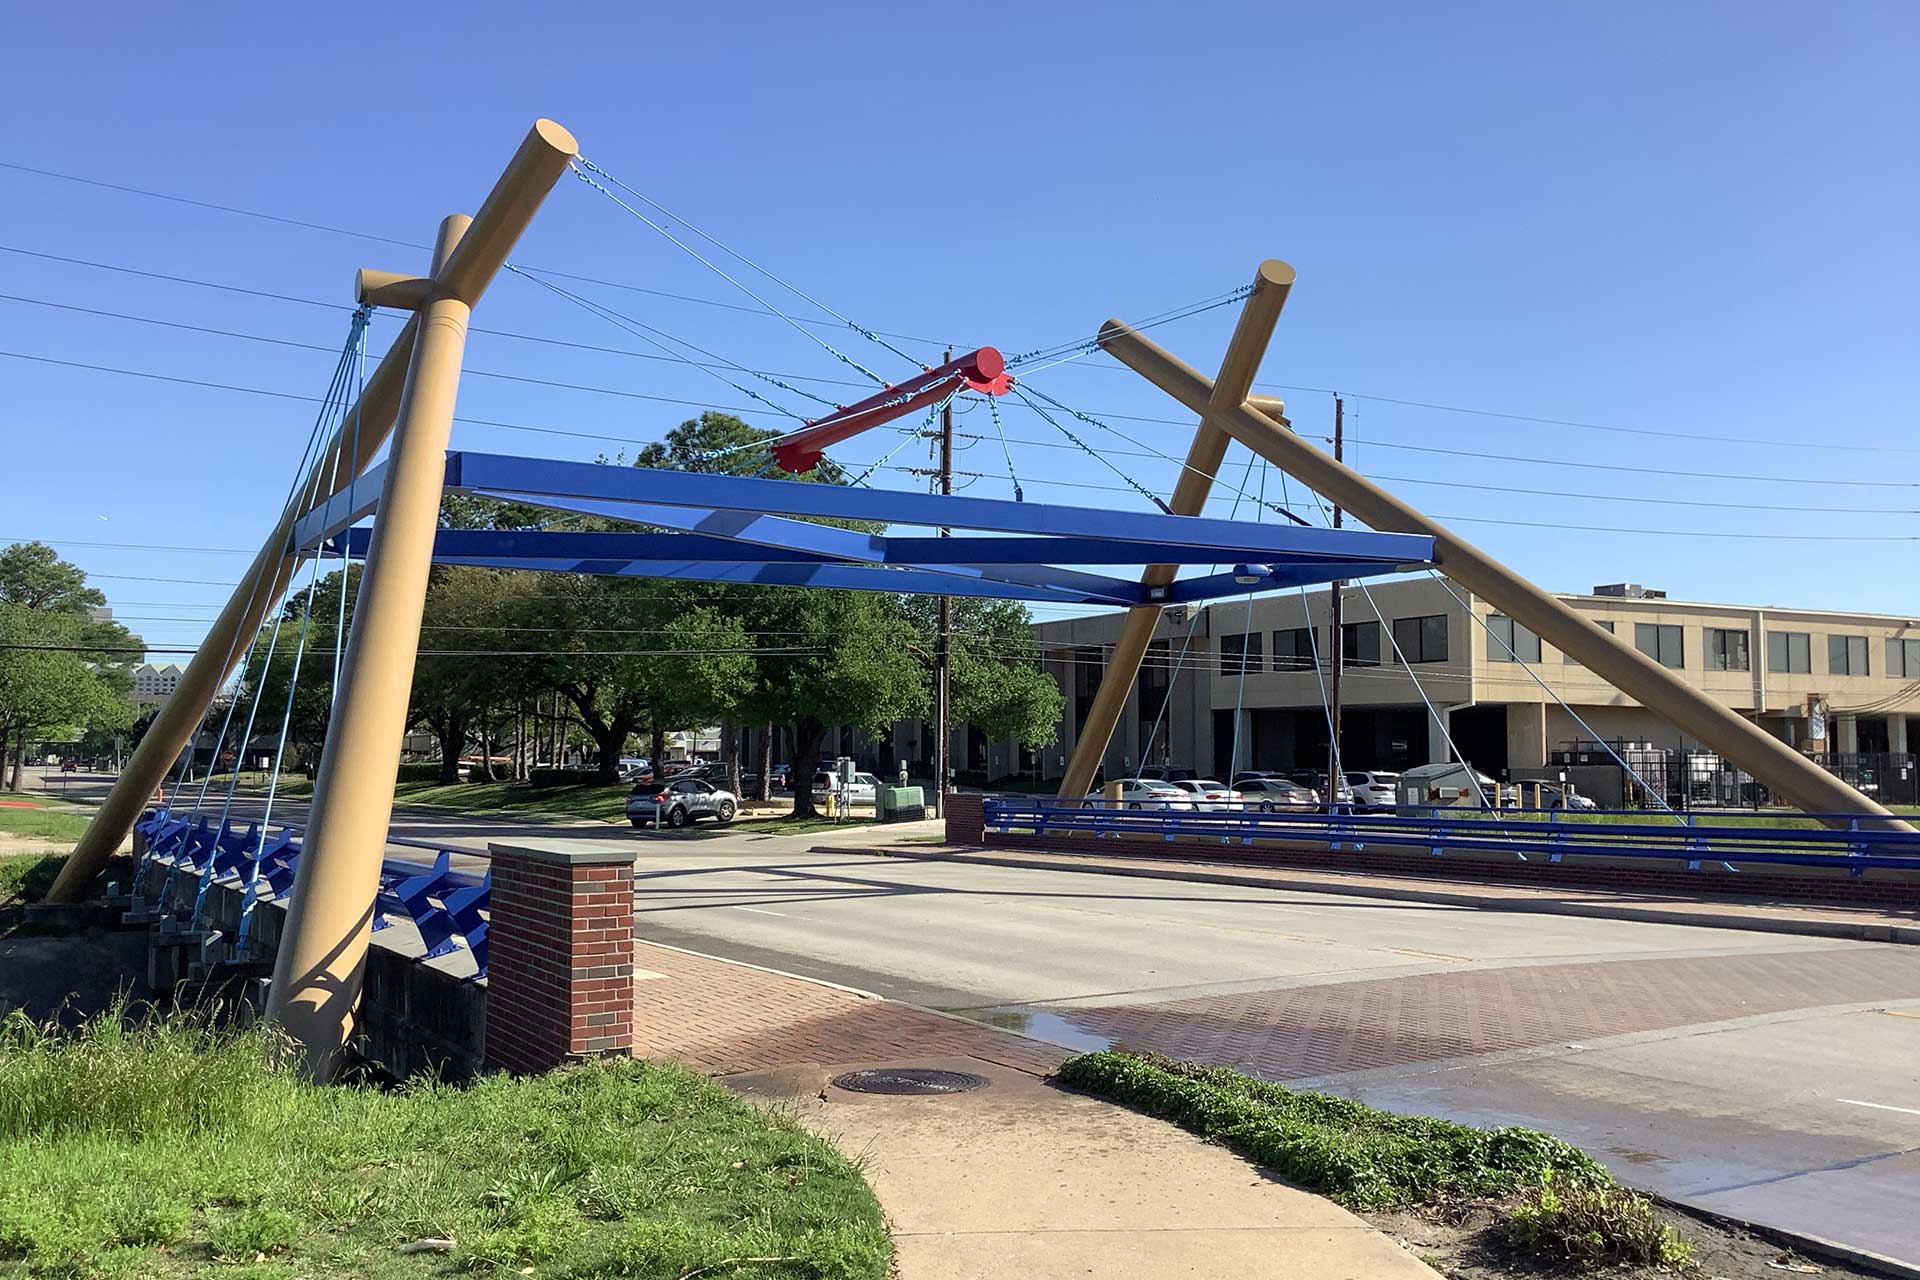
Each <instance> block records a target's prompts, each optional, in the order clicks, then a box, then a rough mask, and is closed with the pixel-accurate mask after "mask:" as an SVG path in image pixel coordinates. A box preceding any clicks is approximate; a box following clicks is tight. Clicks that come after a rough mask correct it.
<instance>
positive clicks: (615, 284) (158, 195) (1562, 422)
mask: <svg viewBox="0 0 1920 1280" xmlns="http://www.w3.org/2000/svg"><path fill="white" fill-rule="evenodd" d="M0 168H6V169H12V170H14V171H16V172H19V173H30V174H34V175H36V176H38V177H43V178H53V179H57V180H59V181H63V182H73V183H78V184H81V185H84V186H91V187H100V188H103V189H105V190H110V191H117V192H121V193H123V194H127V195H136V196H142V197H145V198H148V199H154V200H164V201H169V202H171V203H175V204H183V205H188V206H191V207H194V208H201V209H210V210H214V211H216V212H220V213H227V214H233V215H236V216H239V217H246V218H256V219H259V220H261V221H265V222H272V223H277V224H280V225H283V226H291V227H297V228H301V229H303V230H309V231H320V232H325V233H328V234H332V235H341V236H349V237H353V238H356V239H362V240H371V241H376V242H379V243H382V244H390V245H398V246H401V247H404V248H409V249H416V250H420V251H422V252H426V251H429V250H430V249H431V246H429V245H426V244H421V243H418V242H415V241H410V240H400V239H396V238H394V237H392V236H383V235H378V234H376V233H373V232H368V231H358V230H353V229H350V228H346V227H335V226H330V225H328V224H326V223H319V222H311V221H308V220H305V219H301V218H289V217H285V216H283V215H280V214H272V213H266V212H263V211H261V210H257V209H246V208H241V207H239V206H236V205H228V204H221V203H218V202H215V201H210V200H198V199H193V198H191V197H188V196H180V195H174V194H171V193H168V192H162V191H153V190H150V189H148V188H144V187H135V186H131V185H128V184H125V183H116V182H108V181H105V180H103V179H99V178H90V177H86V176H83V175H80V174H71V173H61V172H59V171H57V170H53V169H43V168H38V167H36V166H33V165H25V164H19V163H15V162H11V161H0ZM12 252H29V251H26V250H12ZM33 256H35V257H41V258H50V259H54V260H56V261H76V262H77V261H79V260H78V259H62V258H59V257H58V256H57V255H54V254H33ZM522 270H525V271H529V272H534V273H537V274H541V275H550V276H554V277H556V278H558V279H563V280H575V281H579V282H582V283H585V284H596V285H601V286H604V287H607V288H613V289H624V290H628V291H630V292H634V293H643V294H648V295H651V296H654V297H663V298H671V299H674V300H676V301H680V302H691V303H698V304H700V305H703V306H712V307H721V308H724V309H726V310H730V311H741V312H747V313H750V314H755V315H765V316H769V317H772V318H776V319H781V320H786V321H787V322H788V323H801V324H810V325H815V326H818V327H836V326H835V325H833V324H830V323H829V322H827V321H823V320H795V319H793V318H790V317H788V316H786V315H785V314H784V313H782V312H779V311H776V310H774V309H772V308H771V307H765V306H763V307H749V306H745V305H742V304H739V303H730V302H723V301H721V300H719V299H716V298H701V297H695V296H693V295H689V294H679V293H672V292H670V291H667V290H663V289H649V288H645V287H642V286H640V285H632V284H626V283H623V282H621V281H617V280H603V279H599V278H596V277H593V276H585V275H577V274H573V273H570V272H564V271H556V270H552V269H550V268H544V267H527V266H524V265H523V266H522ZM135 274H152V273H146V272H135ZM243 292H250V293H254V294H256V296H260V297H281V298H285V295H275V294H269V293H262V292H260V291H257V290H244V291H243ZM285 300H288V301H299V300H298V299H290V298H287V299H285ZM326 305H331V304H326ZM871 332H872V333H874V334H879V335H884V336H886V337H892V338H900V339H902V340H904V341H908V342H920V343H925V344H927V345H929V346H934V347H953V346H965V345H966V344H964V343H955V342H952V341H950V340H947V339H935V338H928V337H924V336H921V335H917V334H905V333H894V332H891V331H888V330H884V329H876V330H872V331H871ZM1069 345H1071V344H1069ZM1084 367H1087V368H1114V369H1120V368H1124V366H1121V365H1119V364H1113V365H1101V364H1094V363H1089V364H1087V365H1085V366H1084ZM1254 385H1256V386H1265V387H1270V388H1275V389H1279V390H1287V391H1307V392H1310V393H1315V394H1332V391H1331V389H1329V388H1325V387H1304V386H1299V385H1295V384H1287V383H1277V382H1256V383H1255V384H1254ZM1346 394H1347V395H1349V396H1351V397H1353V398H1354V399H1357V400H1371V401H1374V402H1376V403H1379V404H1393V405H1400V406H1402V407H1406V408H1414V409H1428V410H1432V411H1436V412H1441V413H1457V414H1466V415H1471V416H1475V417H1483V418H1495V419H1501V420H1504V421H1509V422H1528V423H1535V424H1539V425H1544V426H1557V427H1568V428H1572V429H1575V430H1581V431H1603V432H1612V433H1617V434H1624V435H1639V436H1652V437H1658V438H1662V439H1673V440H1698V441H1703V442H1707V443H1713V444H1745V445H1757V446H1762V447H1768V448H1782V449H1840V450H1847V451H1851V452H1863V453H1866V452H1870V453H1920V448H1916V447H1908V446H1898V445H1868V444H1839V443H1834V442H1832V441H1819V442H1813V441H1800V440H1775V439H1769V438H1766V437H1759V436H1724V435H1710V434H1706V433H1700V432H1678V431H1665V430H1660V429H1656V428H1650V427H1630V426H1624V425H1620V424H1616V423H1599V422H1583V421H1580V420H1578V419H1572V418H1550V417H1545V416H1540V415H1534V414H1524V413H1512V412H1508V411H1505V410H1498V409H1482V408H1476V407H1472V406H1467V405H1454V404H1444V403H1440V402H1437V401H1430V400H1411V399H1405V398H1401V397H1397V396H1383V395H1372V394H1368V393H1366V392H1358V391H1348V392H1346ZM1370 443H1371V442H1370Z"/></svg>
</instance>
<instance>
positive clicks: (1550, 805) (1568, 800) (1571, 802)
mask: <svg viewBox="0 0 1920 1280" xmlns="http://www.w3.org/2000/svg"><path fill="white" fill-rule="evenodd" d="M1540 807H1541V808H1543V809H1576V810H1577V809H1598V808H1599V807H1600V806H1599V804H1597V803H1596V802H1595V801H1594V799H1593V798H1592V797H1591V796H1583V795H1581V794H1580V793H1579V792H1578V791H1575V790H1573V789H1572V788H1571V787H1563V786H1561V785H1560V784H1559V783H1557V782H1543V783H1541V784H1540Z"/></svg>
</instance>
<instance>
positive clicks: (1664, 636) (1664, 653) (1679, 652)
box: [1633, 622, 1687, 667]
mask: <svg viewBox="0 0 1920 1280" xmlns="http://www.w3.org/2000/svg"><path fill="white" fill-rule="evenodd" d="M1680 634H1681V633H1680V628H1679V627H1676V626H1674V625H1672V624H1671V623H1666V622H1636V623H1634V624H1633V647H1634V648H1636V649H1638V650H1639V651H1640V652H1642V653H1644V654H1646V655H1647V656H1648V657H1649V658H1652V659H1653V660H1654V661H1655V662H1657V663H1659V664H1660V665H1661V666H1663V667H1684V666H1686V665H1687V654H1686V646H1685V644H1684V643H1683V642H1682V641H1681V638H1680Z"/></svg>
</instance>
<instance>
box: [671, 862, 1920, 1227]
mask: <svg viewBox="0 0 1920 1280" xmlns="http://www.w3.org/2000/svg"><path fill="white" fill-rule="evenodd" d="M845 842H846V843H849V844H852V843H868V844H870V843H872V838H871V836H870V835H869V836H864V837H863V836H851V837H848V838H847V840H846V841H845ZM818 843H820V842H819V841H818V840H803V839H782V840H772V841H769V840H766V839H764V838H763V839H760V840H741V839H738V838H733V837H720V838H713V839H707V840H704V841H701V842H699V843H697V844H692V843H688V842H684V841H676V840H672V839H670V838H653V837H645V838H643V840H642V844H643V852H642V854H641V857H640V861H639V865H638V868H637V874H638V876H639V886H640V889H639V903H638V908H639V921H640V923H639V929H640V932H641V934H642V936H644V937H649V938H652V939H655V940H658V941H662V942H668V943H671V944H674V945H678V946H685V947H689V948H692V949H694V950H699V951H704V952H707V953H710V954H716V955H722V956H728V957H731V958H735V959H741V960H747V961H750V962H753V963H758V964H763V965H767V966H769V967H773V968H778V969H783V970H786V971H789V972H794V973H799V974H803V975H806V976H810V977H816V978H824V979H828V980H831V981H836V982H840V983H843V984H846V985H849V986H854V987H858V988H861V989H864V990H868V991H873V992H877V993H879V994H882V995H887V996H892V997H895V998H898V999H903V1000H909V1001H912V1002H914V1003H918V1004H923V1005H928V1006H931V1007H934V1008H939V1009H943V1010H947V1011H950V1012H956V1013H961V1014H964V1015H966V1016H970V1017H975V1018H979V1019H981V1020H984V1021H988V1022H991V1023H994V1024H995V1025H1000V1026H1006V1027H1010V1028H1013V1029H1016V1030H1021V1031H1024V1032H1025V1033H1027V1034H1029V1035H1034V1036H1038V1037H1040V1038H1042V1039H1047V1040H1051V1041H1053V1042H1056V1043H1060V1044H1064V1045H1068V1046H1070V1047H1075V1048H1090V1047H1097V1046H1102V1045H1105V1044H1108V1043H1111V1042H1112V1041H1113V1040H1115V1039H1116V1038H1117V1039H1122V1040H1124V1041H1126V1042H1127V1043H1134V1044H1140V1045H1142V1046H1143V1047H1153V1048H1160V1049H1164V1050H1167V1051H1170V1052H1176V1053H1178V1052H1182V1051H1186V1052H1190V1053H1192V1054H1193V1056H1196V1057H1204V1058H1208V1059H1210V1060H1215V1061H1237V1062H1238V1064H1239V1065H1242V1066H1244V1067H1249V1068H1251V1069H1255V1070H1260V1071H1262V1073H1263V1074H1268V1075H1270V1076H1273V1077H1274V1078H1279V1079H1287V1080H1291V1081H1303V1082H1310V1083H1311V1084H1312V1085H1314V1086H1315V1087H1319V1088H1325V1089H1331V1090H1334V1091H1337V1092H1343V1093H1348V1094H1351V1095H1354V1096H1356V1097H1360V1098H1363V1099H1365V1100H1366V1101H1369V1102H1372V1103H1375V1104H1377V1105H1381V1106H1386V1107H1391V1108H1395V1109H1400V1110H1407V1111H1414V1112H1423V1113H1426V1114H1435V1115H1446V1116H1451V1117H1454V1118H1458V1119H1463V1120H1468V1121H1472V1122H1475V1123H1481V1124H1525V1125H1530V1126H1535V1127H1539V1128H1544V1129H1548V1130H1550V1131H1553V1132H1556V1133H1559V1134H1561V1135H1563V1136H1565V1137H1567V1138H1569V1139H1571V1140H1573V1141H1575V1142H1578V1143H1579V1144H1581V1145H1582V1146H1585V1147H1587V1148H1588V1149H1589V1150H1591V1151H1593V1152H1594V1153H1595V1154H1596V1155H1597V1156H1599V1157H1600V1158H1602V1159H1603V1160H1605V1161H1607V1162H1608V1163H1609V1164H1610V1165H1611V1166H1612V1167H1613V1168H1614V1169H1615V1171H1616V1172H1617V1173H1618V1174H1619V1175H1620V1176H1621V1177H1622V1179H1623V1180H1625V1181H1628V1182H1630V1183H1632V1184H1634V1185H1637V1186H1641V1187H1644V1188H1646V1189H1649V1190H1654V1191H1658V1192H1661V1193H1662V1194H1666V1195H1669V1196H1673V1197H1675V1198H1678V1199H1682V1200H1686V1201H1689V1202H1691V1203H1694V1204H1698V1205H1700V1206H1702V1207H1704V1208H1708V1209H1713V1210H1717V1211H1719V1212H1722V1213H1726V1214H1730V1215H1733V1216H1736V1217H1742V1218H1746V1219H1749V1220H1754V1221H1761V1222H1766V1223H1770V1224H1772V1225H1776V1226H1780V1227H1784V1228H1787V1229H1790V1230H1794V1231H1798V1232H1802V1233H1805V1234H1811V1235H1815V1236H1820V1237H1823V1238H1827V1239H1832V1240H1837V1241H1841V1242H1843V1243H1847V1244H1850V1245H1852V1246H1854V1247H1857V1248H1863V1249H1868V1250H1871V1251H1873V1252H1877V1253H1881V1254H1883V1255H1886V1256H1890V1257H1895V1258H1900V1259H1903V1260H1905V1261H1907V1262H1909V1263H1912V1264H1915V1265H1920V1220H1917V1219H1916V1215H1915V1214H1914V1213H1913V1212H1912V1206H1913V1205H1915V1204H1920V949H1915V948H1908V947H1893V946H1885V945H1879V944H1872V943H1851V942H1836V941H1833V940H1828V939H1815V938H1794V937H1788V936H1783V935H1772V934H1758V933H1742V932H1735V931H1730V930H1719V929H1703V928H1691V927H1683V926H1675V925H1659V924H1644V923H1638V922H1630V921H1607V920H1596V919H1586V918H1579V917H1571V916H1552V915H1526V914H1519V913H1510V912H1500V913H1492V912H1485V913H1483V912H1476V911H1473V910H1471V909H1466V908H1459V907H1448V906H1437V905H1435V906H1425V905H1413V904H1404V903H1398V902H1388V901H1383V900H1378V899H1364V898H1344V897H1340V896H1336V895H1327V894H1309V893H1298V892H1289V891H1275V890H1261V889H1253V888H1245V887H1240V886H1224V885H1202V884H1180V883H1178V882H1172V881H1166V880H1144V879H1136V878H1129V877H1121V876H1112V875H1095V874H1087V873H1080V872H1054V871H1042V870H1033V869H1026V868H1006V867H987V866H979V865H971V866H960V865H957V864H953V863H942V862H932V861H928V862H913V861H907V860H901V859H892V858H882V857H874V856H871V855H864V854H856V853H845V854H839V853H814V852H803V851H802V850H803V849H804V848H805V847H806V846H809V845H813V844H818ZM796 846H798V847H796ZM1316 989H1318V990H1316ZM1543 991H1544V992H1546V993H1547V994H1546V995H1542V994H1541V993H1542V992H1543ZM1316 995H1320V996H1323V997H1324V999H1323V1000H1321V1001H1319V1002H1318V1003H1316V1001H1315V996H1316ZM1361 1001H1364V1002H1365V1012H1363V1013H1362V1014H1360V1015H1358V1020H1359V1021H1360V1022H1361V1023H1366V1022H1368V1021H1376V1022H1392V1023H1398V1024H1399V1025H1400V1026H1402V1027H1403V1028H1404V1027H1418V1028H1423V1029H1424V1030H1423V1031H1421V1032H1418V1033H1416V1032H1409V1033H1408V1034H1407V1036H1406V1037H1405V1038H1403V1039H1401V1040H1396V1041H1394V1042H1393V1043H1391V1044H1387V1045H1385V1046H1384V1047H1383V1046H1381V1045H1378V1044H1372V1043H1371V1041H1369V1043H1368V1044H1363V1045H1360V1046H1358V1047H1351V1046H1349V1045H1348V1042H1351V1041H1355V1040H1367V1039H1368V1037H1367V1035H1365V1034H1356V1027H1355V1025H1354V1021H1355V1019H1354V1017H1353V1016H1349V1015H1351V1014H1352V1008H1353V1006H1354V1005H1355V1004H1356V1002H1361ZM1322 1005H1325V1006H1327V1007H1325V1008H1322V1007H1320V1006H1322ZM1116 1028H1119V1029H1120V1030H1116ZM1616 1028H1617V1029H1616ZM1436 1029H1437V1030H1436ZM1596 1029H1599V1030H1601V1031H1604V1032H1607V1033H1606V1034H1598V1035H1596V1034H1590V1033H1591V1032H1593V1031H1594V1030H1596ZM1364 1030H1365V1031H1372V1030H1373V1028H1364ZM1422 1034H1427V1035H1432V1034H1440V1035H1443V1036H1450V1037H1455V1038H1457V1040H1458V1041H1459V1043H1458V1044H1453V1045H1452V1048H1453V1050H1454V1051H1450V1052H1447V1053H1445V1054H1444V1055H1442V1056H1434V1050H1433V1049H1432V1047H1431V1045H1427V1044H1426V1043H1425V1042H1424V1041H1422V1040H1421V1038H1420V1036H1421V1035H1422ZM1376 1039H1377V1037H1376ZM1302 1041H1321V1042H1325V1049H1324V1052H1325V1054H1326V1055H1327V1056H1330V1057H1331V1058H1332V1059H1334V1061H1333V1064H1332V1065H1333V1066H1334V1067H1335V1069H1333V1070H1304V1069H1300V1068H1297V1067H1296V1068H1293V1069H1280V1070H1269V1069H1265V1068H1264V1067H1263V1064H1264V1063H1271V1062H1275V1061H1296V1060H1299V1059H1300V1057H1301V1054H1302V1052H1303V1050H1302V1046H1301V1042H1302ZM1449 1043H1451V1041H1450V1042H1449ZM1348 1048H1351V1051H1350V1052H1346V1053H1345V1057H1346V1058H1347V1059H1348V1060H1349V1062H1347V1063H1343V1062H1342V1061H1341V1059H1342V1056H1343V1050H1345V1049H1348ZM1306 1052H1308V1053H1309V1056H1311V1054H1313V1053H1319V1052H1321V1050H1319V1049H1314V1050H1311V1051H1306ZM1369 1053H1373V1054H1374V1056H1376V1057H1386V1058H1394V1057H1396V1056H1397V1057H1399V1058H1400V1059H1402V1060H1400V1061H1393V1062H1390V1063H1389V1064H1388V1065H1384V1066H1362V1067H1360V1069H1339V1068H1340V1067H1342V1066H1343V1065H1350V1064H1351V1063H1359V1062H1361V1061H1363V1060H1364V1059H1366V1058H1367V1057H1368V1054H1369Z"/></svg>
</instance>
